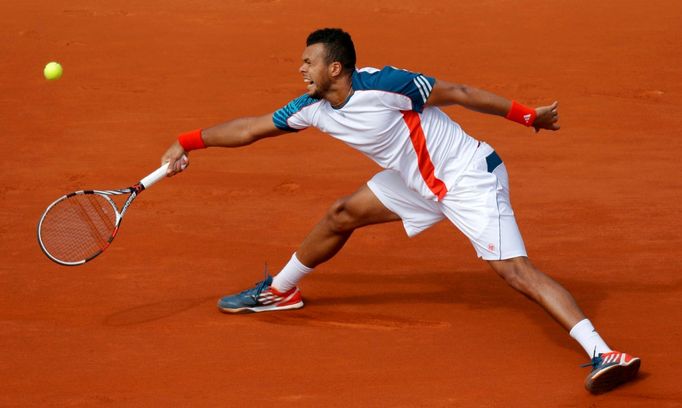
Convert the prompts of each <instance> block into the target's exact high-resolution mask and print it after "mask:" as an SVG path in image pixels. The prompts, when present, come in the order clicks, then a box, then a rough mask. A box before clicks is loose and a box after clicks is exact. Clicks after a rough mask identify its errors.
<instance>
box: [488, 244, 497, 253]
mask: <svg viewBox="0 0 682 408" xmlns="http://www.w3.org/2000/svg"><path fill="white" fill-rule="evenodd" d="M488 251H490V252H495V245H493V244H488Z"/></svg>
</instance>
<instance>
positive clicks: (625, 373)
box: [585, 358, 641, 394]
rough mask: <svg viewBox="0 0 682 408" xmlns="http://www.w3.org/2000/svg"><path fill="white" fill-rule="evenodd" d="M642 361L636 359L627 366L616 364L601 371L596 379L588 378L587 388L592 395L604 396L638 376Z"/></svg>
mask: <svg viewBox="0 0 682 408" xmlns="http://www.w3.org/2000/svg"><path fill="white" fill-rule="evenodd" d="M640 363H641V362H640V360H639V359H638V358H634V359H633V360H631V361H630V362H629V363H628V364H627V365H620V364H616V365H613V366H611V367H607V368H605V369H603V370H601V371H600V372H599V373H597V375H595V376H594V377H588V378H587V380H586V381H585V388H587V390H588V391H589V392H591V393H592V394H603V393H605V392H608V391H611V390H612V389H614V388H616V387H617V386H619V385H621V384H623V383H625V382H628V381H630V380H632V379H633V378H635V377H636V376H637V372H638V371H639V366H640Z"/></svg>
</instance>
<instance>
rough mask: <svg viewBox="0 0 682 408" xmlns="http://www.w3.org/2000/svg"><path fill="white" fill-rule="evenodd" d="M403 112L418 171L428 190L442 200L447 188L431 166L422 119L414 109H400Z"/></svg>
mask: <svg viewBox="0 0 682 408" xmlns="http://www.w3.org/2000/svg"><path fill="white" fill-rule="evenodd" d="M400 112H401V113H402V114H403V120H404V121H405V124H406V125H407V127H408V129H410V140H411V141H412V146H413V147H414V151H415V152H416V153H417V164H418V166H419V172H420V173H421V175H422V178H423V179H424V182H425V183H426V185H427V186H428V187H429V190H431V192H432V193H433V194H435V195H436V197H438V200H442V199H443V197H445V194H447V192H448V189H447V187H445V183H443V181H441V180H440V179H438V178H437V177H436V176H435V174H434V170H435V168H434V167H433V162H432V161H431V155H430V154H429V151H428V149H427V148H426V136H424V130H423V129H422V121H421V119H420V117H419V114H418V113H417V112H414V111H400Z"/></svg>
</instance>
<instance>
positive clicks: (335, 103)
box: [325, 75, 353, 108]
mask: <svg viewBox="0 0 682 408" xmlns="http://www.w3.org/2000/svg"><path fill="white" fill-rule="evenodd" d="M352 93H353V82H352V81H351V76H350V75H348V76H345V77H343V78H340V79H339V80H338V81H337V82H336V84H334V86H333V87H332V89H330V90H329V92H328V93H327V95H326V96H325V99H326V100H327V101H329V103H330V104H331V105H332V107H334V108H338V107H340V106H342V105H343V104H344V103H345V102H346V100H348V98H349V97H350V96H351V94H352Z"/></svg>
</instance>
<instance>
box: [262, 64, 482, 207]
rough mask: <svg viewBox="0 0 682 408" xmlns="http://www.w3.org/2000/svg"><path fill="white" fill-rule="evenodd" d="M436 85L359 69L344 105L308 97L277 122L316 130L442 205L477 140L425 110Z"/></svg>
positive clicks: (393, 72) (417, 77)
mask: <svg viewBox="0 0 682 408" xmlns="http://www.w3.org/2000/svg"><path fill="white" fill-rule="evenodd" d="M435 82H436V80H435V79H434V78H431V77H427V76H424V75H421V74H418V73H414V72H410V71H405V70H401V69H397V68H393V67H384V68H383V69H381V70H378V69H376V68H363V69H357V70H356V71H355V72H353V75H352V86H353V94H352V95H351V96H350V98H349V99H348V100H347V101H346V102H345V104H344V105H343V106H341V107H339V108H333V107H332V106H331V104H330V103H329V102H328V101H327V100H324V99H315V98H311V97H310V96H308V95H303V96H300V97H298V98H296V99H294V100H292V101H291V102H289V103H288V104H287V105H286V106H284V107H283V108H281V109H279V110H277V111H276V112H275V114H274V116H273V121H274V123H275V126H277V128H279V129H281V130H286V131H292V132H295V131H298V130H301V129H305V128H307V127H309V126H313V127H316V128H318V129H320V130H321V131H323V132H325V133H328V134H329V135H331V136H332V137H335V138H337V139H339V140H341V141H343V142H344V143H346V144H348V145H349V146H351V147H353V148H354V149H357V150H359V151H360V152H362V153H364V154H365V155H366V156H367V157H369V158H371V159H372V160H374V161H375V162H376V163H377V164H378V165H379V166H381V167H382V168H385V169H391V170H395V171H397V172H398V173H399V174H400V176H401V178H402V179H403V180H404V181H405V184H407V186H408V187H410V188H411V189H413V190H415V191H417V192H418V193H419V194H420V195H421V196H422V197H424V198H427V199H430V200H441V199H442V198H443V197H444V196H445V195H446V194H447V192H448V191H449V190H450V189H451V188H452V187H453V185H454V184H455V182H456V181H457V178H458V176H459V174H460V173H461V172H462V171H463V170H464V169H465V168H466V166H467V164H468V163H469V162H470V160H471V159H472V157H473V155H474V152H475V151H476V148H477V146H478V141H477V140H475V139H474V138H472V137H471V136H469V135H467V134H466V133H465V132H464V131H463V130H462V128H461V127H460V126H459V125H458V124H457V123H456V122H454V121H453V120H452V119H450V117H449V116H447V115H446V114H445V113H443V112H442V111H441V110H440V109H438V108H436V107H430V106H428V107H425V106H424V105H425V103H426V101H427V100H428V98H429V95H430V94H431V90H432V89H433V85H434V84H435Z"/></svg>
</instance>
